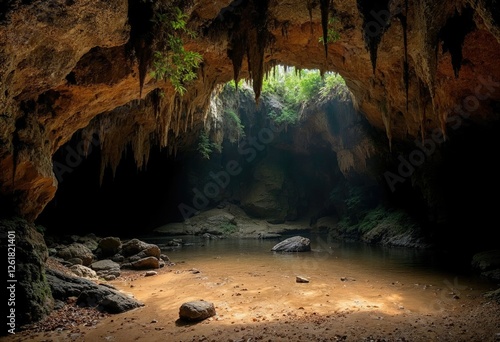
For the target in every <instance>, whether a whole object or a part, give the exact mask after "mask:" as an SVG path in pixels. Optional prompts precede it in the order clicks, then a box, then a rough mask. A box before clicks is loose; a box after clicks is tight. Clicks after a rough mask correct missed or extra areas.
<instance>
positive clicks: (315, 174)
mask: <svg viewBox="0 0 500 342" xmlns="http://www.w3.org/2000/svg"><path fill="white" fill-rule="evenodd" d="M216 92H217V96H214V97H213V98H214V99H213V101H212V104H211V106H210V107H211V108H213V110H212V111H211V114H210V115H209V118H208V120H207V122H206V123H205V126H204V127H199V128H198V129H195V130H193V131H192V132H189V133H188V134H191V135H193V136H195V139H192V138H191V139H190V141H191V144H190V145H185V146H184V147H183V148H180V149H179V150H178V151H177V152H176V153H171V151H169V150H167V149H164V150H160V149H159V148H152V149H151V152H150V154H149V160H148V163H147V165H146V167H145V168H144V169H142V170H138V169H137V167H136V164H135V161H134V154H133V151H132V146H128V147H127V150H126V151H125V153H124V154H123V158H122V160H121V161H120V164H119V165H118V167H117V170H116V174H115V175H112V172H111V171H109V170H107V171H106V172H105V174H104V177H103V179H102V184H100V181H99V171H100V163H102V159H103V158H102V157H103V156H102V151H101V149H100V145H99V138H98V137H93V138H92V139H93V140H92V141H91V144H90V151H89V152H90V153H89V155H88V157H83V156H82V155H81V154H80V150H81V148H80V144H81V141H82V139H83V138H84V136H85V134H84V130H82V131H81V132H78V133H76V134H75V135H74V137H73V138H72V140H71V141H69V142H68V143H67V144H65V145H64V146H62V147H61V148H60V149H59V151H58V152H57V153H56V154H55V155H54V165H55V166H54V171H55V173H56V176H57V178H58V181H59V189H58V191H57V194H56V196H55V198H54V200H53V201H52V202H51V203H49V205H48V206H47V208H46V209H45V211H44V212H43V213H42V214H41V215H40V217H39V218H38V223H40V224H42V225H46V226H47V227H49V229H51V230H52V231H54V232H58V233H59V232H60V233H64V232H65V231H67V229H68V222H70V225H71V231H72V232H74V233H89V232H93V233H96V234H99V235H102V234H119V235H133V234H134V232H136V231H138V230H139V231H141V232H145V231H152V230H154V229H155V228H157V227H160V226H163V225H167V224H169V223H177V222H183V221H184V220H186V219H190V218H191V217H193V216H194V215H198V214H199V213H200V212H203V211H206V210H210V209H214V208H223V207H225V206H228V205H231V206H233V207H234V206H236V207H238V208H240V209H241V210H242V213H244V215H248V216H249V217H251V218H255V219H259V220H263V221H264V222H268V223H269V224H282V223H285V222H300V224H302V225H303V228H304V229H310V228H311V226H314V225H315V224H316V223H317V222H318V219H320V218H324V217H328V218H329V220H323V221H324V222H326V221H329V222H335V221H336V220H338V218H339V212H338V210H341V211H344V210H345V205H344V204H343V201H344V200H345V198H346V196H349V194H350V193H352V192H353V190H349V186H348V183H349V182H348V181H347V177H348V178H349V179H350V181H351V182H354V184H357V185H359V186H361V187H362V186H367V187H368V188H369V191H368V192H367V193H366V194H363V198H364V200H366V201H364V202H363V205H368V206H372V205H373V203H370V202H373V200H374V196H376V191H375V190H373V189H374V187H373V184H372V183H373V181H372V180H367V179H363V177H360V176H359V174H358V171H362V170H356V165H355V164H356V163H357V161H356V160H355V159H356V158H357V157H359V158H362V157H363V156H354V155H353V154H352V153H351V154H350V152H349V151H352V150H354V149H356V146H358V145H359V144H360V143H361V142H362V141H363V140H364V139H365V138H367V137H368V136H369V131H368V127H369V126H368V125H367V124H366V122H365V121H364V118H363V117H362V115H360V114H359V113H358V112H357V111H356V110H355V109H354V106H353V104H352V99H351V97H350V94H349V91H348V90H347V87H346V85H345V82H344V80H343V79H342V77H341V76H339V75H338V74H336V73H326V74H323V75H322V74H321V73H320V72H319V71H318V70H299V69H295V68H293V67H286V66H276V67H275V68H274V69H273V71H272V72H270V73H269V74H268V75H267V77H266V78H265V80H264V84H263V88H262V94H261V100H260V101H259V103H258V104H257V103H256V102H255V100H254V97H255V94H254V93H253V90H252V87H251V84H250V83H249V82H246V81H240V82H239V84H238V85H236V84H235V83H234V81H232V82H229V83H227V84H225V85H224V86H222V87H221V88H219V89H218V90H217V91H216ZM360 127H363V129H360ZM188 140H189V139H188ZM339 151H341V160H340V161H339V159H338V152H339ZM367 184H368V185H367ZM359 192H360V191H358V193H359ZM367 203H369V204H367ZM353 219H355V218H353Z"/></svg>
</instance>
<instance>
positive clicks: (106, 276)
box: [104, 274, 116, 281]
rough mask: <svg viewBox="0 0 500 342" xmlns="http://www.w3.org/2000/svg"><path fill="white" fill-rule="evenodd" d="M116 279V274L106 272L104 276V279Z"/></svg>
mask: <svg viewBox="0 0 500 342" xmlns="http://www.w3.org/2000/svg"><path fill="white" fill-rule="evenodd" d="M115 279H116V276H115V275H114V274H106V275H105V276H104V280H106V281H111V280H115Z"/></svg>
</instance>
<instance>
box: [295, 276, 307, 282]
mask: <svg viewBox="0 0 500 342" xmlns="http://www.w3.org/2000/svg"><path fill="white" fill-rule="evenodd" d="M295 281H296V282H297V283H308V282H309V279H307V278H304V277H301V276H297V277H295Z"/></svg>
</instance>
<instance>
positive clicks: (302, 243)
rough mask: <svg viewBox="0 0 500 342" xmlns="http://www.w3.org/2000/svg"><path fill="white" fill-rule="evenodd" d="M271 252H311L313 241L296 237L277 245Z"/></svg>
mask: <svg viewBox="0 0 500 342" xmlns="http://www.w3.org/2000/svg"><path fill="white" fill-rule="evenodd" d="M271 251H273V252H310V251H311V240H309V239H308V238H305V237H302V236H294V237H291V238H288V239H286V240H283V241H281V242H280V243H278V244H277V245H275V246H274V247H273V248H272V249H271Z"/></svg>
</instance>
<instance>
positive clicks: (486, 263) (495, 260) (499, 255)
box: [472, 249, 500, 272]
mask: <svg viewBox="0 0 500 342" xmlns="http://www.w3.org/2000/svg"><path fill="white" fill-rule="evenodd" d="M472 266H473V267H474V268H477V269H479V270H480V271H483V272H484V271H490V270H494V269H497V268H500V249H495V250H490V251H485V252H481V253H477V254H475V255H474V256H473V257H472Z"/></svg>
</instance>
